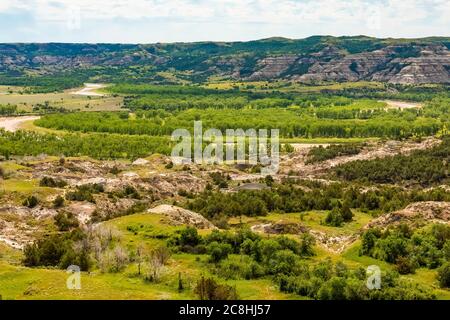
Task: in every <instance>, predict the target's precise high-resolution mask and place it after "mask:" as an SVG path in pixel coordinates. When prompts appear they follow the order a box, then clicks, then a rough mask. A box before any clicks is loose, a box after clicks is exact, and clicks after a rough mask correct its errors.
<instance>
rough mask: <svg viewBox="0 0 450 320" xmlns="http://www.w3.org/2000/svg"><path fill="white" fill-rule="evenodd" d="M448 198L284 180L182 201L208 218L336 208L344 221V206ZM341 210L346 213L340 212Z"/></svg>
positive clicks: (382, 208)
mask: <svg viewBox="0 0 450 320" xmlns="http://www.w3.org/2000/svg"><path fill="white" fill-rule="evenodd" d="M299 185H300V186H301V185H306V186H308V188H309V189H310V191H305V190H303V188H301V187H299ZM449 200H450V194H449V193H448V192H446V191H445V190H444V189H434V190H430V191H418V190H411V191H407V190H404V189H402V188H398V187H379V188H377V189H373V190H363V189H359V188H357V187H354V186H353V187H348V186H346V185H345V184H340V183H334V184H331V185H323V184H320V183H319V184H311V183H308V182H305V181H286V182H284V183H282V184H274V185H273V186H272V188H271V189H265V190H259V191H248V190H240V191H237V192H233V193H223V192H218V191H211V190H207V191H205V192H202V193H200V194H197V195H195V197H194V199H193V200H189V201H188V202H187V203H186V207H187V208H188V209H190V210H193V211H195V212H199V213H201V214H203V215H204V216H205V217H207V218H208V219H215V218H219V217H223V216H225V217H229V216H241V215H244V216H264V215H266V214H267V213H269V212H286V213H289V212H303V211H310V210H332V209H333V208H337V209H338V212H339V215H342V216H343V219H342V222H345V221H348V219H350V220H351V218H344V217H349V215H348V210H347V208H355V209H359V210H361V211H366V212H372V211H374V212H390V211H394V210H398V209H401V208H403V207H405V206H406V205H408V204H409V203H411V202H417V201H449ZM342 210H344V211H345V212H346V213H347V214H345V213H344V214H342V213H341V211H342ZM331 220H333V219H331ZM330 223H331V222H330ZM338 224H340V223H338Z"/></svg>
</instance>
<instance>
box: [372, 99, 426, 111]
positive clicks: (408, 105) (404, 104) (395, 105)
mask: <svg viewBox="0 0 450 320" xmlns="http://www.w3.org/2000/svg"><path fill="white" fill-rule="evenodd" d="M380 102H385V103H386V104H387V105H388V107H390V108H392V109H415V108H422V106H423V105H422V104H421V103H417V102H410V101H396V100H382V101H380Z"/></svg>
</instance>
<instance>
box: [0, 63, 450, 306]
mask: <svg viewBox="0 0 450 320" xmlns="http://www.w3.org/2000/svg"><path fill="white" fill-rule="evenodd" d="M174 63H175V62H174ZM187 67H188V66H187V65H186V68H187ZM143 68H144V66H139V67H138V66H137V67H135V68H128V69H123V70H118V69H115V68H113V67H111V68H109V67H108V68H106V67H105V68H98V69H97V68H93V69H92V70H86V71H80V74H77V75H75V74H69V73H60V74H57V75H55V77H54V78H51V77H47V76H35V77H31V76H30V77H24V76H12V75H9V76H5V75H0V83H4V84H7V85H9V86H11V85H16V86H17V87H9V86H8V87H5V92H4V94H2V95H0V115H1V116H3V117H18V116H20V115H22V114H33V119H35V118H39V119H38V120H35V121H34V123H31V122H30V123H27V124H26V125H24V126H23V128H24V129H23V130H19V131H15V132H9V131H5V130H0V297H2V298H4V299H30V298H39V299H41V298H54V299H68V298H77V299H105V298H110V299H130V298H133V299H221V300H224V299H332V300H334V299H340V300H355V299H362V300H367V299H377V300H379V299H421V300H422V299H450V291H449V286H450V264H449V260H450V229H449V226H448V224H449V219H450V218H449V214H448V212H450V211H449V210H450V206H449V203H450V190H449V187H448V185H449V182H450V179H449V169H450V168H449V163H450V162H449V161H450V147H449V146H450V138H449V137H448V134H449V132H448V128H449V125H450V123H449V122H450V96H449V91H448V86H445V85H420V86H419V85H417V86H406V85H405V86H402V85H392V84H384V83H372V82H367V83H323V84H310V85H305V84H300V83H296V82H295V81H273V82H269V81H258V82H256V81H254V82H251V81H248V82H246V81H243V82H233V81H212V80H211V81H206V82H202V83H200V82H197V83H189V81H190V80H189V79H191V78H190V76H189V75H188V72H187V71H186V73H185V74H183V73H181V72H178V73H177V74H176V75H175V74H170V72H166V74H164V75H162V74H158V73H157V72H158V70H152V72H154V73H155V77H157V78H158V79H159V80H160V81H161V82H164V83H166V82H168V81H169V78H170V79H172V80H173V81H175V82H177V81H176V80H177V79H180V78H183V83H184V85H182V84H181V83H179V81H178V83H177V84H174V85H167V84H164V85H163V84H156V83H153V84H143V83H142V82H143V81H139V79H142V77H143V74H144V71H143ZM127 76H129V77H130V79H131V80H130V81H128V82H123V81H124V79H127ZM163 76H164V77H163ZM197 76H198V77H200V76H199V75H197ZM62 77H67V79H66V80H64V81H60V80H61V78H62ZM161 78H164V79H161ZM39 79H40V80H42V81H39ZM93 80H96V81H97V80H98V81H108V80H110V81H111V84H109V85H108V86H107V87H105V88H102V89H101V90H102V91H99V92H98V93H99V94H105V95H106V96H104V97H75V96H72V92H74V91H76V90H75V87H77V88H80V87H81V86H82V85H83V83H84V82H87V81H93ZM172 80H171V81H172ZM191 80H192V79H191ZM18 86H20V87H18ZM77 90H78V89H77ZM24 99H25V100H27V99H28V100H27V102H25V100H24ZM386 99H391V100H394V102H396V103H392V102H391V103H388V102H386V101H385V100H386ZM102 101H103V102H104V103H103V102H102ZM411 102H414V103H411ZM25 103H26V105H25ZM96 103H99V105H96ZM403 104H407V106H408V107H402V106H403ZM396 106H399V107H396ZM88 111H89V112H88ZM13 119H15V118H13ZM195 121H202V127H203V130H207V129H209V128H216V129H219V130H220V131H221V132H223V133H225V130H226V129H244V130H246V129H256V130H258V129H269V130H270V129H279V130H280V137H281V138H282V141H283V143H282V146H281V158H280V171H279V172H277V173H274V174H272V175H267V176H262V175H261V174H260V172H261V165H260V164H256V165H255V164H242V163H239V164H230V163H224V164H208V165H204V164H195V163H183V164H177V163H176V162H172V159H171V158H170V157H169V155H170V154H171V151H172V147H173V146H174V144H175V143H176V141H172V140H171V134H172V132H173V131H174V130H176V129H187V130H189V131H191V132H192V130H193V128H194V122H195ZM299 142H301V143H299ZM99 222H101V223H99ZM70 265H77V266H79V267H80V269H81V270H82V272H83V273H82V276H83V277H82V281H83V288H85V287H86V288H90V289H89V290H80V291H79V292H76V293H74V292H72V291H71V290H66V289H65V284H66V277H67V273H66V270H65V268H67V267H68V266H70ZM374 266H376V267H377V268H379V270H380V277H381V284H380V287H379V288H377V289H373V288H371V287H370V286H368V285H367V276H368V272H369V271H370V270H371V269H370V268H373V267H374ZM85 272H86V273H85ZM87 272H89V273H87ZM35 278H39V279H41V280H40V281H32V282H30V279H35Z"/></svg>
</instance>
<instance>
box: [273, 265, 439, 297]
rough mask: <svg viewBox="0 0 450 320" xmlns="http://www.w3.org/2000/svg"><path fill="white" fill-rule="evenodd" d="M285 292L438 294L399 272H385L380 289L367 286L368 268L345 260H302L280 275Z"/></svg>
mask: <svg viewBox="0 0 450 320" xmlns="http://www.w3.org/2000/svg"><path fill="white" fill-rule="evenodd" d="M278 282H279V286H280V290H281V291H282V292H289V293H295V294H298V295H301V296H307V297H309V298H312V299H319V300H431V299H435V298H436V296H435V295H434V294H433V292H432V291H431V290H430V289H428V288H425V287H423V286H420V285H417V284H413V283H411V282H409V281H407V280H403V279H401V278H399V276H398V273H396V272H392V271H389V272H386V273H384V274H382V275H381V282H380V289H374V290H371V289H369V288H368V286H367V276H366V270H365V269H364V268H362V267H359V268H358V269H355V270H351V269H350V268H348V267H347V266H346V265H345V264H343V263H342V262H337V263H335V264H334V263H333V262H331V260H324V261H321V262H319V263H317V264H315V265H312V266H311V265H309V264H307V263H302V264H301V265H300V266H299V270H298V271H297V272H296V274H294V275H281V276H279V277H278Z"/></svg>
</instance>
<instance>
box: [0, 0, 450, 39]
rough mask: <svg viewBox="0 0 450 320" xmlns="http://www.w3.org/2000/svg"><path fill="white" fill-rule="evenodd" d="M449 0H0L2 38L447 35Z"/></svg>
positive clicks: (449, 26)
mask: <svg viewBox="0 0 450 320" xmlns="http://www.w3.org/2000/svg"><path fill="white" fill-rule="evenodd" d="M449 17H450V0H372V1H369V0H214V1H212V0H209V1H207V0H128V1H124V0H95V1H94V0H77V1H74V0H0V28H1V30H2V32H1V33H0V42H91V43H93V42H116V43H117V42H122V43H154V42H177V41H183V42H188V41H206V40H212V41H242V40H253V39H261V38H268V37H273V36H281V37H288V38H304V37H308V36H311V35H334V36H341V35H361V34H364V35H369V36H376V37H395V38H399V37H402V38H414V37H425V36H450V18H449Z"/></svg>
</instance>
